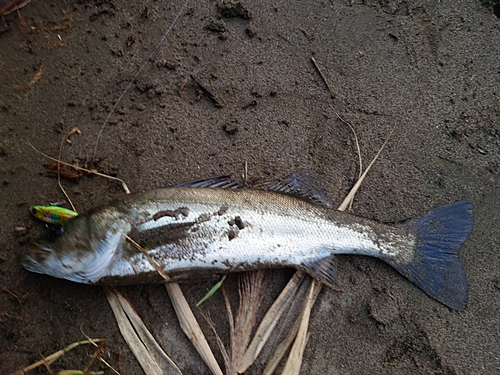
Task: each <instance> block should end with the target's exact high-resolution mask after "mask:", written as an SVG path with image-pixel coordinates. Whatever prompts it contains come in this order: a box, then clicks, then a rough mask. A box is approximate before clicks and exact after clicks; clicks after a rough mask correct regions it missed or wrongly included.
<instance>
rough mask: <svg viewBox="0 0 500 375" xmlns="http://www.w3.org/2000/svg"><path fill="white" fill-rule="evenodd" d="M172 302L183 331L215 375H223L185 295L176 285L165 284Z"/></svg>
mask: <svg viewBox="0 0 500 375" xmlns="http://www.w3.org/2000/svg"><path fill="white" fill-rule="evenodd" d="M165 288H166V289H167V292H168V295H169V296H170V300H171V301H172V304H173V305H174V309H175V313H176V314H177V318H178V319H179V324H180V325H181V328H182V331H183V332H184V333H185V334H186V336H187V337H188V338H189V340H190V341H191V342H192V344H193V345H194V347H195V348H196V350H197V351H198V353H199V354H200V355H201V357H202V358H203V360H204V361H205V363H206V364H207V366H208V367H209V368H210V370H211V371H212V373H213V374H214V375H223V373H222V370H221V369H220V366H219V364H218V363H217V361H216V360H215V356H214V354H213V353H212V350H211V349H210V346H209V345H208V342H207V340H206V338H205V336H204V335H203V332H202V331H201V328H200V326H199V324H198V322H197V321H196V318H195V317H194V314H193V312H192V311H191V308H190V307H189V305H188V303H187V301H186V298H185V297H184V294H183V293H182V290H181V288H180V286H179V284H176V283H165Z"/></svg>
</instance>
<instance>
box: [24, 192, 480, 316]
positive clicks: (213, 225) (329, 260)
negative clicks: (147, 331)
mask: <svg viewBox="0 0 500 375" xmlns="http://www.w3.org/2000/svg"><path fill="white" fill-rule="evenodd" d="M295 195H297V194H295ZM472 222H473V219H472V211H471V207H470V204H469V203H467V202H458V203H455V204H452V205H448V206H444V207H441V208H438V209H436V210H434V211H431V212H430V213H427V214H425V215H422V216H421V217H418V218H415V219H412V220H409V221H407V222H405V223H404V224H400V225H385V224H381V223H378V222H375V221H371V220H367V219H363V218H360V217H356V216H353V215H350V214H346V213H343V212H339V211H337V210H335V209H332V208H331V207H326V206H325V205H322V204H317V203H312V202H311V201H310V200H307V199H301V198H297V197H296V196H292V195H289V194H283V193H279V192H274V191H266V190H251V189H220V188H199V187H189V186H187V187H171V188H165V189H158V190H152V191H149V192H146V193H142V194H136V195H133V196H130V197H126V198H124V199H122V200H120V201H116V202H115V203H113V204H111V205H110V206H107V207H104V208H102V209H98V210H96V211H94V212H92V213H90V214H88V215H80V216H79V217H77V218H75V219H73V220H70V221H69V222H68V223H67V224H66V226H65V233H64V234H63V235H62V236H61V237H60V238H57V239H56V240H55V241H53V242H47V241H44V240H43V239H40V240H38V241H37V242H36V245H35V246H34V247H33V248H32V249H31V251H29V252H28V253H27V254H25V256H24V257H23V260H22V262H23V265H24V266H25V267H26V268H27V269H28V270H30V271H34V272H39V273H45V274H48V275H51V276H54V277H60V278H65V279H68V280H72V281H76V282H81V283H89V284H114V285H123V284H135V283H145V282H161V281H163V279H162V278H161V276H160V275H159V274H158V272H157V271H156V270H155V268H154V267H153V265H152V262H154V263H155V264H156V265H157V266H159V267H160V268H161V269H162V270H163V272H164V273H165V274H166V275H168V276H169V277H170V278H171V280H172V281H179V280H184V279H186V280H187V279H191V280H192V279H196V277H198V276H199V275H203V274H216V273H228V272H236V271H246V270H253V269H259V268H273V267H274V268H276V267H293V268H297V269H302V270H304V271H306V272H308V273H309V274H311V275H312V276H314V277H316V278H319V279H321V280H322V281H324V282H325V283H327V284H330V285H331V284H333V283H334V272H333V267H332V265H333V261H334V256H335V255H336V254H359V255H368V256H373V257H377V258H380V259H382V260H384V261H385V262H387V263H389V264H390V265H392V266H393V267H394V268H396V269H397V270H398V271H399V272H400V273H401V274H403V275H404V276H405V277H407V278H408V279H409V280H410V281H412V282H413V283H414V284H416V285H417V286H418V287H420V288H421V289H422V290H424V291H425V292H426V293H427V294H428V295H430V296H431V297H433V298H435V299H437V300H439V301H441V302H442V303H444V304H446V305H448V306H450V307H452V308H454V309H457V310H460V309H463V308H465V305H466V302H467V295H468V294H467V293H468V284H467V280H466V277H465V273H464V272H463V269H462V266H461V263H460V260H459V258H458V251H459V249H460V247H461V245H462V243H463V242H464V241H465V239H466V238H467V236H468V234H469V232H470V230H471V228H472ZM127 237H128V239H127ZM129 239H132V240H133V242H132V241H130V240H129ZM137 244H138V245H139V246H140V247H141V248H142V249H143V250H145V251H146V252H147V254H148V255H149V257H150V259H148V258H147V257H146V256H145V255H144V254H143V252H142V251H140V250H139V249H138V246H137ZM151 261H152V262H151Z"/></svg>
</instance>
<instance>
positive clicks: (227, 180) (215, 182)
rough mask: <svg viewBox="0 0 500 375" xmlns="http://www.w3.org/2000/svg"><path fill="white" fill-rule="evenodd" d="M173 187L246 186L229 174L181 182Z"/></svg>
mask: <svg viewBox="0 0 500 375" xmlns="http://www.w3.org/2000/svg"><path fill="white" fill-rule="evenodd" d="M174 187H192V188H222V189H242V188H248V187H247V186H246V185H245V184H243V183H241V182H238V181H234V180H232V179H231V177H230V176H229V175H226V176H216V177H211V178H207V179H204V180H197V181H189V182H182V183H180V184H176V185H174Z"/></svg>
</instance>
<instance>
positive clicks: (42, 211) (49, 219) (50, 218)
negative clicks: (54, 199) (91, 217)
mask: <svg viewBox="0 0 500 375" xmlns="http://www.w3.org/2000/svg"><path fill="white" fill-rule="evenodd" d="M30 212H31V213H32V214H33V216H34V217H36V218H37V219H38V220H41V221H45V222H46V223H50V224H60V223H64V222H65V221H68V220H69V219H72V218H74V217H76V216H78V214H77V213H76V212H75V211H72V210H70V209H68V208H64V207H58V206H33V207H31V208H30Z"/></svg>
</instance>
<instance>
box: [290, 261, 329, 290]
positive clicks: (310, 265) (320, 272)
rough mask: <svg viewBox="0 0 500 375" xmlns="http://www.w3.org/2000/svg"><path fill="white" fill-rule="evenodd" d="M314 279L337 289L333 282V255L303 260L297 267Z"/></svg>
mask: <svg viewBox="0 0 500 375" xmlns="http://www.w3.org/2000/svg"><path fill="white" fill-rule="evenodd" d="M299 268H300V269H302V270H303V271H305V272H307V273H308V274H309V275H311V276H312V277H314V278H315V279H319V280H321V281H322V282H324V283H325V284H326V285H328V286H329V287H331V288H334V289H337V286H336V283H335V255H331V256H329V257H326V258H321V259H317V260H314V261H313V262H304V263H302V264H301V265H300V267H299Z"/></svg>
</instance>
